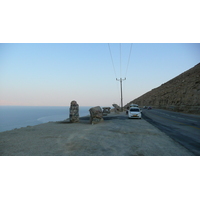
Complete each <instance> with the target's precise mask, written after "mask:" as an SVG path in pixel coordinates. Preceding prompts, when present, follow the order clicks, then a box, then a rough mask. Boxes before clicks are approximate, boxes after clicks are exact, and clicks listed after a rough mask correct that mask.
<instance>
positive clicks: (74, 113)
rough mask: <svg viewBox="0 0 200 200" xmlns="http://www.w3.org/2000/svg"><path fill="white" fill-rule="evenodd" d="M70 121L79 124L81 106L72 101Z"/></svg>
mask: <svg viewBox="0 0 200 200" xmlns="http://www.w3.org/2000/svg"><path fill="white" fill-rule="evenodd" d="M69 119H70V122H71V123H76V122H79V105H78V104H77V102H76V101H72V102H71V105H70V109H69Z"/></svg>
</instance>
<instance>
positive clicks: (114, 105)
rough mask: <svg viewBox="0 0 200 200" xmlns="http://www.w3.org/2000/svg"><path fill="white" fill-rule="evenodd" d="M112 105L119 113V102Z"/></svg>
mask: <svg viewBox="0 0 200 200" xmlns="http://www.w3.org/2000/svg"><path fill="white" fill-rule="evenodd" d="M112 106H113V107H114V111H115V113H119V112H120V110H121V108H120V107H119V106H118V105H117V104H113V105H112Z"/></svg>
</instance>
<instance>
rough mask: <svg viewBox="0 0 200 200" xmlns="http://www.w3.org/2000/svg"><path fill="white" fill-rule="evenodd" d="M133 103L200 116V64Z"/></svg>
mask: <svg viewBox="0 0 200 200" xmlns="http://www.w3.org/2000/svg"><path fill="white" fill-rule="evenodd" d="M131 103H135V104H138V105H140V106H153V107H155V108H161V109H168V110H173V111H180V112H186V113H193V114H200V63H199V64H197V65H195V66H194V67H193V68H191V69H189V70H187V71H185V72H184V73H182V74H180V75H179V76H177V77H175V78H173V79H171V80H170V81H168V82H166V83H164V84H162V85H161V86H160V87H157V88H155V89H153V90H151V91H149V92H147V93H145V94H144V95H142V96H140V97H139V98H137V99H135V100H133V101H131V102H130V103H128V104H127V105H126V106H125V107H127V106H129V105H130V104H131Z"/></svg>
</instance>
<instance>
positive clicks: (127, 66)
mask: <svg viewBox="0 0 200 200" xmlns="http://www.w3.org/2000/svg"><path fill="white" fill-rule="evenodd" d="M131 51H132V44H131V48H130V52H129V58H128V64H127V67H126V73H125V77H126V74H127V71H128V66H129V61H130V57H131Z"/></svg>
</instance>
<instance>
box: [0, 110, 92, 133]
mask: <svg viewBox="0 0 200 200" xmlns="http://www.w3.org/2000/svg"><path fill="white" fill-rule="evenodd" d="M91 107H92V106H91ZM91 107H89V106H80V107H79V117H83V116H87V115H89V109H90V108H91ZM68 118H69V106H0V132H3V131H8V130H13V129H15V128H21V127H26V126H34V125H38V124H42V123H47V122H50V121H52V122H55V121H62V120H66V119H68Z"/></svg>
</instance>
